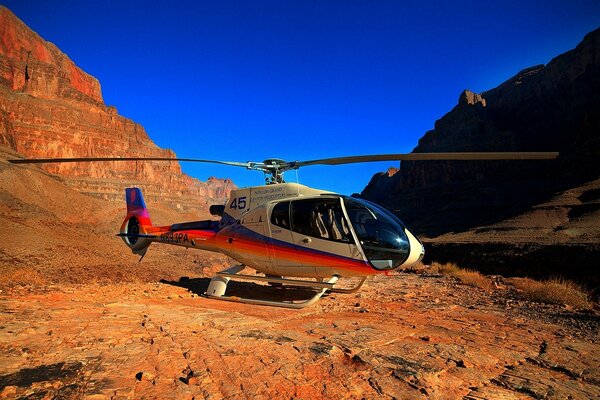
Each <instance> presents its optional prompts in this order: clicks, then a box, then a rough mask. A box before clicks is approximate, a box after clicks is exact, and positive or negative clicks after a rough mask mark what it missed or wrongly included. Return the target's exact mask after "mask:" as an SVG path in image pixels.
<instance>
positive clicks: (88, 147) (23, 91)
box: [0, 6, 234, 208]
mask: <svg viewBox="0 0 600 400" xmlns="http://www.w3.org/2000/svg"><path fill="white" fill-rule="evenodd" d="M0 145H3V146H7V147H9V148H11V149H13V150H16V151H17V152H19V153H21V154H23V155H24V156H26V157H110V156H121V157H127V156H134V157H135V156H139V157H175V153H174V152H173V151H171V150H166V149H161V148H159V147H158V146H156V145H155V144H154V143H153V142H152V141H151V140H150V138H149V137H148V135H147V134H146V132H145V130H144V128H143V127H142V126H141V125H140V124H137V123H135V122H134V121H131V120H130V119H127V118H125V117H123V116H120V115H119V114H118V113H117V110H116V108H115V107H110V106H106V105H105V104H104V102H103V100H102V92H101V89H100V83H99V82H98V80H97V79H96V78H94V77H93V76H91V75H89V74H87V73H85V72H84V71H82V70H81V69H80V68H79V67H77V66H76V65H75V64H74V63H73V61H71V60H70V59H69V58H68V57H67V56H66V55H65V54H64V53H62V52H61V51H60V50H59V49H58V48H57V47H56V46H55V45H54V44H52V43H50V42H47V41H45V40H44V39H42V38H41V37H40V36H39V35H38V34H36V33H35V32H33V31H32V30H31V29H29V28H28V27H27V26H26V25H25V24H24V23H23V22H22V21H20V20H19V19H18V18H17V17H16V16H15V15H14V14H13V13H12V12H11V11H9V10H8V9H6V8H5V7H2V6H0ZM43 168H44V169H46V170H47V171H49V172H51V173H55V174H59V175H61V176H63V177H65V180H66V181H67V182H68V183H70V184H72V185H74V186H75V187H76V188H78V189H79V190H81V191H83V192H86V193H90V194H93V195H96V196H98V197H102V198H106V199H119V200H120V199H121V197H122V188H123V187H125V186H129V185H138V186H141V187H143V188H144V190H145V193H146V196H147V197H149V198H151V199H152V198H153V199H155V200H161V201H171V202H172V203H173V204H174V205H176V206H177V207H178V208H197V207H198V206H199V205H200V208H205V205H206V204H207V203H209V202H210V203H212V202H214V201H215V200H216V201H223V199H224V198H225V197H226V196H227V195H228V194H229V191H230V190H231V188H232V187H234V185H233V183H232V182H231V181H230V180H228V179H225V180H222V179H216V178H210V179H209V181H208V182H206V183H205V182H201V181H199V180H197V179H194V178H191V177H190V176H188V175H185V174H183V173H182V172H181V167H180V165H179V163H177V162H168V163H164V162H163V163H157V162H114V163H86V164H82V163H77V164H48V165H45V166H44V167H43Z"/></svg>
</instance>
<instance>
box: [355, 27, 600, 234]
mask: <svg viewBox="0 0 600 400" xmlns="http://www.w3.org/2000/svg"><path fill="white" fill-rule="evenodd" d="M599 150H600V29H598V30H595V31H593V32H591V33H589V34H588V35H586V37H585V38H584V39H583V41H582V42H581V43H580V44H579V45H578V46H577V47H576V48H575V49H573V50H571V51H568V52H567V53H564V54H562V55H560V56H558V57H556V58H554V59H553V60H552V61H550V62H549V63H548V64H547V65H545V66H544V65H538V66H535V67H532V68H528V69H526V70H524V71H521V72H519V73H518V74H517V75H515V76H514V77H513V78H511V79H509V80H507V81H506V82H504V83H502V84H501V85H499V86H498V87H496V88H494V89H492V90H489V91H486V92H484V93H481V94H476V93H473V92H470V91H468V90H465V91H464V92H463V93H462V94H461V95H460V96H459V100H458V104H457V105H456V106H455V107H454V108H453V109H452V110H451V111H450V112H448V113H447V114H446V115H444V116H443V117H442V118H441V119H439V120H438V121H436V122H435V127H434V129H433V130H431V131H429V132H427V133H425V135H424V136H423V137H422V138H421V139H420V140H419V144H418V146H417V147H415V149H414V150H413V152H415V153H425V152H446V151H559V152H560V157H559V158H558V159H557V160H556V161H494V162H490V161H476V162H466V161H453V162H441V161H428V162H402V164H401V168H400V169H399V171H397V172H395V171H392V173H390V172H387V173H380V174H377V175H375V176H374V177H373V178H372V180H371V182H370V183H369V184H368V186H367V187H366V188H365V189H364V191H363V192H362V194H361V195H362V197H364V198H367V199H369V200H372V201H375V202H378V203H382V204H383V205H384V206H386V207H388V208H389V209H391V210H393V211H394V212H396V213H397V214H398V215H399V216H400V217H401V218H402V219H404V220H405V222H407V223H408V225H409V226H411V227H413V228H414V229H415V230H416V231H417V232H419V233H422V234H426V235H428V236H436V235H439V234H443V233H449V232H461V231H466V230H468V229H471V228H474V227H478V226H482V225H489V224H494V223H498V222H500V221H503V220H506V219H508V218H512V217H515V216H517V215H520V214H522V213H523V212H526V211H527V210H529V209H531V207H533V206H534V205H538V204H542V203H544V202H548V201H550V200H551V199H552V198H553V196H555V195H557V194H558V193H561V192H563V191H565V190H569V189H571V188H574V187H577V186H579V185H582V184H584V183H586V182H590V181H593V180H595V179H598V178H599V177H600V162H599V161H598V160H599V159H600V151H599ZM591 197H594V198H593V199H592V198H590V196H587V197H586V199H587V200H586V201H588V203H589V210H588V211H589V213H593V212H596V211H598V210H600V205H599V204H598V197H599V196H597V195H596V196H591ZM588 198H589V199H588ZM554 206H556V204H554ZM598 239H599V238H596V240H598Z"/></svg>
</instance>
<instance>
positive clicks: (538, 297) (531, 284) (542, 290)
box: [512, 278, 592, 309]
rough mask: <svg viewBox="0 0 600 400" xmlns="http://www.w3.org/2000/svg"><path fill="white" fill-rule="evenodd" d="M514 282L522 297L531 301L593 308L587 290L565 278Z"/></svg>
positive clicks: (523, 279)
mask: <svg viewBox="0 0 600 400" xmlns="http://www.w3.org/2000/svg"><path fill="white" fill-rule="evenodd" d="M512 282H513V284H514V285H515V287H516V288H517V290H518V291H519V292H520V293H521V295H522V296H523V297H524V298H525V299H526V300H529V301H536V302H542V303H551V304H559V305H568V306H571V307H574V308H580V309H590V308H592V303H591V302H590V300H589V295H588V293H587V292H586V291H585V289H584V288H583V287H582V286H581V285H578V284H577V283H575V282H572V281H569V280H566V279H563V278H552V279H549V280H547V281H535V280H533V279H528V278H514V279H512Z"/></svg>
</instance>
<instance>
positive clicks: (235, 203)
mask: <svg viewBox="0 0 600 400" xmlns="http://www.w3.org/2000/svg"><path fill="white" fill-rule="evenodd" d="M229 208H237V209H238V210H243V209H245V208H246V196H243V197H240V198H237V197H236V198H235V199H233V200H232V201H231V204H230V205H229Z"/></svg>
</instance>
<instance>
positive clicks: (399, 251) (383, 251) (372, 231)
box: [344, 197, 410, 270]
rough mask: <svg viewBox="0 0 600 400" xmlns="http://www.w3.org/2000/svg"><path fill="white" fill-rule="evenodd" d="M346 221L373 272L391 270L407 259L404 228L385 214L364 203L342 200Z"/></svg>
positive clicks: (348, 199) (347, 198)
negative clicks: (346, 216)
mask: <svg viewBox="0 0 600 400" xmlns="http://www.w3.org/2000/svg"><path fill="white" fill-rule="evenodd" d="M344 204H345V206H346V211H347V213H348V218H350V222H351V223H352V226H353V227H354V231H355V232H356V236H357V237H358V240H359V241H360V244H361V246H362V248H363V250H364V252H365V255H366V256H367V258H368V259H369V261H370V262H371V264H373V266H374V267H375V268H377V269H382V270H385V269H393V268H396V267H398V266H400V265H401V264H402V263H403V262H404V261H406V259H407V258H408V254H409V252H410V245H409V241H408V237H407V236H406V233H405V232H404V227H403V226H402V223H401V222H400V220H398V218H396V217H395V216H394V215H393V214H392V213H390V212H389V211H387V210H385V209H383V208H381V207H379V206H377V205H376V204H373V203H371V202H368V201H364V200H360V199H354V198H349V197H345V198H344Z"/></svg>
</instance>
